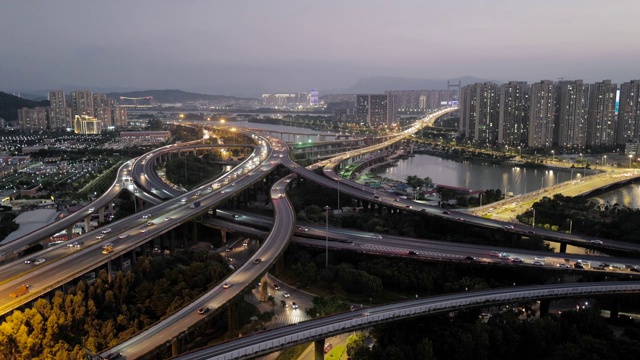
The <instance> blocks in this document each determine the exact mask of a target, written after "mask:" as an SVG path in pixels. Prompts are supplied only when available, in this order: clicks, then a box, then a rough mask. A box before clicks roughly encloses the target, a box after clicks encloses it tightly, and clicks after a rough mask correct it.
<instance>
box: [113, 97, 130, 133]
mask: <svg viewBox="0 0 640 360" xmlns="http://www.w3.org/2000/svg"><path fill="white" fill-rule="evenodd" d="M112 104H113V105H112V106H111V124H113V126H115V127H123V126H127V109H126V108H124V107H121V106H116V105H115V101H114V102H113V103H112Z"/></svg>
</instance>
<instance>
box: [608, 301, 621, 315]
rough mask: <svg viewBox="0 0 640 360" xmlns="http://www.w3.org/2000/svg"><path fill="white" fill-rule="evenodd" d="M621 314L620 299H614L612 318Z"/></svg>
mask: <svg viewBox="0 0 640 360" xmlns="http://www.w3.org/2000/svg"><path fill="white" fill-rule="evenodd" d="M619 315H620V300H619V299H614V300H613V301H612V302H611V312H610V313H609V318H610V319H617V318H618V316H619Z"/></svg>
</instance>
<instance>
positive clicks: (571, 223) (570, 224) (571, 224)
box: [567, 219, 573, 234]
mask: <svg viewBox="0 0 640 360" xmlns="http://www.w3.org/2000/svg"><path fill="white" fill-rule="evenodd" d="M567 220H569V234H571V229H572V228H573V220H571V219H567Z"/></svg>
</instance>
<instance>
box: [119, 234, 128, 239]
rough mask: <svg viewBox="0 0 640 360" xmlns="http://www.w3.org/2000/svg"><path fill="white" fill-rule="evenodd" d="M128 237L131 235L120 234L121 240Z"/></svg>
mask: <svg viewBox="0 0 640 360" xmlns="http://www.w3.org/2000/svg"><path fill="white" fill-rule="evenodd" d="M127 236H129V234H120V236H118V238H119V239H124V238H126V237H127Z"/></svg>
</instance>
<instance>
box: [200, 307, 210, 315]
mask: <svg viewBox="0 0 640 360" xmlns="http://www.w3.org/2000/svg"><path fill="white" fill-rule="evenodd" d="M208 312H209V308H208V307H201V308H200V309H198V314H200V315H204V314H206V313H208Z"/></svg>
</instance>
